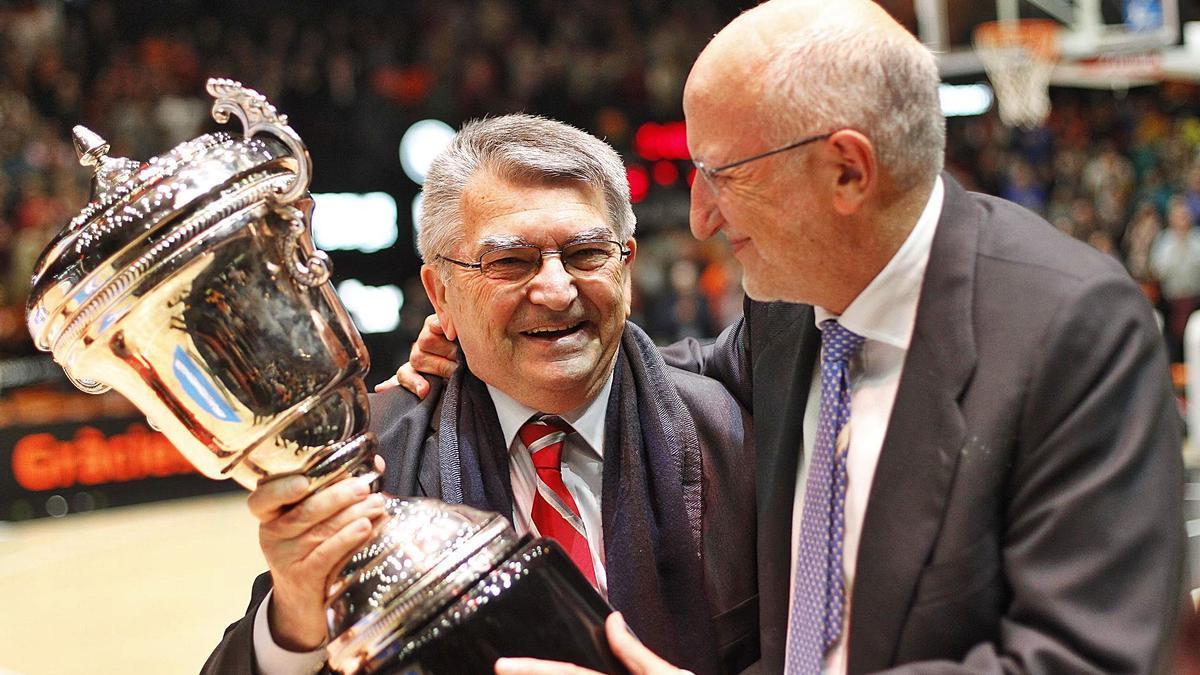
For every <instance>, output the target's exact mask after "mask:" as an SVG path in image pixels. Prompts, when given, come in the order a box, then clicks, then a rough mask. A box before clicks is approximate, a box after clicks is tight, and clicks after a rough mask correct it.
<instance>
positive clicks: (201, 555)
mask: <svg viewBox="0 0 1200 675" xmlns="http://www.w3.org/2000/svg"><path fill="white" fill-rule="evenodd" d="M1198 455H1200V453H1198V452H1196V449H1195V448H1194V447H1193V448H1189V449H1188V450H1187V451H1186V452H1185V459H1186V460H1187V463H1188V465H1189V466H1190V467H1192V469H1191V471H1189V474H1190V475H1189V484H1188V486H1187V493H1186V500H1187V501H1186V502H1185V518H1186V519H1187V529H1188V535H1189V548H1190V550H1191V555H1190V557H1191V560H1190V565H1189V567H1190V575H1191V580H1192V582H1193V586H1197V587H1198V588H1197V590H1196V591H1195V592H1194V597H1193V599H1194V600H1195V601H1196V602H1197V603H1198V605H1200V456H1198ZM245 501H246V494H245V493H242V492H233V493H227V494H222V495H217V496H211V497H195V498H190V499H181V500H176V501H172V502H159V503H156V504H148V505H141V506H129V507H123V508H115V509H109V510H106V511H98V512H94V513H85V514H76V515H70V516H67V517H65V518H60V519H44V520H38V521H32V522H28V523H22V524H17V525H10V524H5V523H0V607H2V609H0V675H11V674H13V673H19V674H21V675H43V674H57V673H70V674H72V675H74V674H76V673H131V674H141V673H145V674H154V675H159V674H171V673H195V672H197V671H198V670H199V669H200V666H201V665H202V664H203V663H204V660H205V658H207V656H208V654H209V652H210V651H211V650H212V648H213V647H214V646H215V645H216V644H217V642H218V641H219V640H220V637H221V633H222V632H223V631H224V629H225V626H227V625H228V624H229V623H230V622H232V621H233V620H234V619H236V618H238V617H240V616H241V615H242V614H243V613H244V611H245V606H246V602H247V600H248V599H249V592H250V582H251V580H252V579H253V578H254V576H255V575H257V574H258V573H259V572H261V571H263V570H264V569H266V563H265V562H264V561H263V559H262V553H261V552H260V551H259V548H258V534H257V525H256V522H255V521H254V519H253V518H252V517H251V516H250V514H249V512H248V511H247V510H246V505H245Z"/></svg>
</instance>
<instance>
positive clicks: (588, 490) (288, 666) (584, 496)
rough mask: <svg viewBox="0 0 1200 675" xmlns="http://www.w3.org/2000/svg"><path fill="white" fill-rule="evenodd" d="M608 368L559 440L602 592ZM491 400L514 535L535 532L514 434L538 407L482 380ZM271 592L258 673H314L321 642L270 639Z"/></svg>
mask: <svg viewBox="0 0 1200 675" xmlns="http://www.w3.org/2000/svg"><path fill="white" fill-rule="evenodd" d="M612 384H613V374H612V373H609V375H608V381H607V382H605V383H604V388H603V389H601V390H600V393H599V394H597V395H596V397H595V398H593V399H592V400H591V401H590V402H588V403H587V404H586V405H584V406H583V407H581V408H578V409H576V410H573V411H571V412H569V413H567V414H564V415H560V417H562V418H563V419H564V420H565V421H566V422H567V423H568V424H570V425H571V428H572V429H574V430H575V433H573V434H568V435H567V437H566V439H565V440H564V441H563V454H562V477H563V483H565V484H566V486H567V491H568V492H570V493H571V496H572V497H573V498H574V499H575V504H576V506H578V507H579V516H580V519H581V520H583V529H584V531H585V532H586V533H587V540H588V548H590V549H591V551H592V564H593V565H594V566H595V572H596V585H597V586H598V587H599V590H600V594H601V595H603V596H604V597H605V598H607V597H608V575H607V574H605V570H604V533H603V531H602V530H601V529H600V527H601V525H600V524H601V522H602V521H601V511H600V495H601V494H602V490H601V488H602V483H603V478H604V426H605V424H604V422H605V416H606V414H607V412H608V395H609V393H610V392H611V391H612ZM487 388H488V393H490V394H491V396H492V403H493V404H495V406H496V417H498V418H499V420H500V429H501V431H502V432H503V433H504V443H505V444H506V445H507V446H508V475H509V478H510V480H511V481H512V490H513V513H512V522H513V526H514V527H515V529H516V531H517V534H518V535H523V534H525V533H526V532H532V533H533V534H534V535H535V536H536V535H539V534H540V533H539V532H538V531H537V526H536V525H534V523H533V518H532V512H533V495H534V492H535V491H536V490H537V470H536V469H535V468H534V466H533V458H532V457H531V456H530V454H529V451H528V450H526V449H525V446H524V445H523V444H522V443H521V442H520V440H519V439H518V438H517V432H518V431H519V430H520V429H521V425H523V424H525V422H528V421H529V418H530V417H533V416H534V415H535V414H537V413H538V411H537V410H534V409H533V408H529V407H527V406H524V405H522V404H521V403H518V402H517V401H516V400H514V399H513V398H512V397H511V396H509V395H508V394H505V393H504V392H502V391H500V390H499V389H496V388H495V387H493V386H492V385H490V384H489V385H487ZM270 602H271V592H268V593H267V597H266V598H265V599H263V601H262V604H260V605H259V606H258V612H257V613H256V614H255V616H254V658H255V661H256V662H257V664H258V669H259V671H260V672H261V673H262V674H263V675H295V674H299V673H303V674H305V675H308V674H310V673H316V672H317V671H319V670H320V669H321V666H323V665H324V664H325V650H324V648H320V649H315V650H313V651H311V652H291V651H288V650H286V649H284V648H282V647H280V646H279V645H277V644H276V643H275V639H274V638H273V637H272V636H271V627H270V624H269V623H268V618H267V608H268V606H269V605H270Z"/></svg>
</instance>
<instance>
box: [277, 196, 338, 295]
mask: <svg viewBox="0 0 1200 675" xmlns="http://www.w3.org/2000/svg"><path fill="white" fill-rule="evenodd" d="M309 203H310V204H311V202H309ZM271 208H272V209H274V211H275V215H277V216H279V217H280V218H281V219H282V220H283V221H284V222H285V223H287V226H288V232H287V238H286V239H284V240H283V260H284V263H285V264H286V265H287V267H288V272H290V273H291V274H292V278H293V279H295V280H296V281H297V282H298V283H299V284H300V285H302V286H320V285H321V284H323V283H325V282H326V281H329V274H330V273H331V272H332V271H333V264H332V263H331V262H330V261H329V256H327V255H325V252H324V251H319V250H317V249H316V248H313V247H312V246H307V245H306V241H305V239H304V235H305V233H307V232H308V225H307V224H306V223H307V222H308V220H309V219H307V218H305V217H304V212H303V211H301V210H300V209H298V208H296V207H295V206H289V205H288V204H280V203H276V204H272V205H271Z"/></svg>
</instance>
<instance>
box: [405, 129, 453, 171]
mask: <svg viewBox="0 0 1200 675" xmlns="http://www.w3.org/2000/svg"><path fill="white" fill-rule="evenodd" d="M453 136H454V129H452V128H451V127H450V125H449V124H446V123H445V122H443V121H441V120H421V121H420V122H415V123H414V124H413V125H412V126H411V127H409V128H408V131H405V132H404V136H403V137H402V138H401V139H400V166H402V167H403V168H404V173H406V174H408V177H409V178H411V179H412V180H413V182H414V183H416V184H417V185H424V184H425V174H426V173H428V171H429V165H430V164H432V163H433V159H434V158H435V157H437V156H438V153H439V152H441V151H442V150H443V149H445V147H446V145H447V144H448V143H449V142H450V139H451V138H452V137H453Z"/></svg>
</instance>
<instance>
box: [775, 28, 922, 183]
mask: <svg viewBox="0 0 1200 675" xmlns="http://www.w3.org/2000/svg"><path fill="white" fill-rule="evenodd" d="M940 81H941V79H940V77H939V76H938V69H937V61H936V60H935V58H934V56H933V54H932V53H931V52H930V51H929V50H928V49H927V48H926V47H925V46H924V45H922V44H921V43H919V42H917V41H916V40H915V39H913V38H912V37H911V36H908V35H903V36H898V35H894V34H889V33H888V32H886V31H883V30H879V29H873V28H866V27H859V26H829V25H822V26H814V27H811V28H808V29H805V30H802V31H798V32H796V33H795V34H793V35H790V36H789V37H788V39H787V41H786V42H785V43H784V45H783V47H782V48H781V49H780V50H778V51H777V52H776V53H774V54H773V56H772V58H771V61H770V62H769V63H768V64H767V67H766V72H765V77H764V85H765V90H764V96H765V97H766V98H767V100H768V101H769V103H770V105H772V106H773V107H774V108H775V111H776V112H777V114H774V115H771V117H772V118H773V119H777V120H779V122H777V123H776V124H775V125H774V127H775V128H774V129H772V130H771V132H772V133H774V134H777V135H778V138H776V139H774V142H776V143H778V144H780V145H783V144H786V143H789V142H792V141H794V140H796V139H797V138H799V137H800V136H803V135H805V134H819V133H826V132H830V131H836V130H838V129H855V130H857V131H859V132H861V133H863V134H864V135H866V136H867V137H868V138H870V139H871V142H872V144H873V145H874V146H875V152H876V155H877V156H878V158H879V162H880V165H881V166H882V167H883V169H884V171H886V172H887V174H888V175H889V176H891V178H892V179H893V181H894V182H895V184H896V187H897V188H898V189H900V190H909V189H911V188H913V187H915V186H917V185H920V184H922V183H926V182H927V183H932V182H933V180H934V178H935V177H936V176H937V174H938V173H939V172H940V171H941V170H942V164H943V161H944V160H943V155H944V153H945V148H946V119H945V117H944V116H943V115H942V109H941V103H940V101H939V98H938V84H939V83H940Z"/></svg>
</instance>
